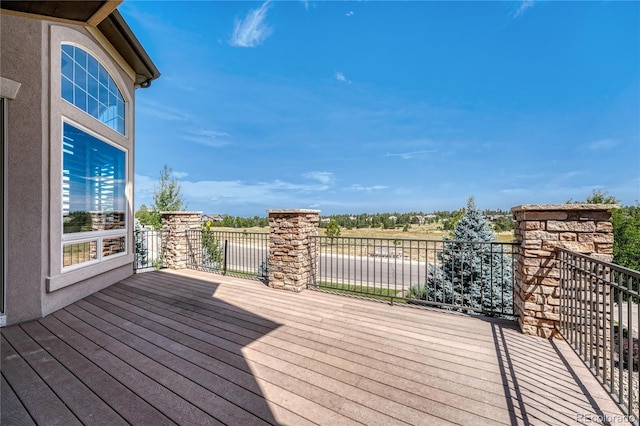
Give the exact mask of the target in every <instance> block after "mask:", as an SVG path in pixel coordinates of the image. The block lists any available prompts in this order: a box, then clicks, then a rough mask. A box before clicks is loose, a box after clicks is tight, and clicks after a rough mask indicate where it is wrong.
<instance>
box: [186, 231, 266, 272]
mask: <svg viewBox="0 0 640 426" xmlns="http://www.w3.org/2000/svg"><path fill="white" fill-rule="evenodd" d="M186 232H187V251H188V252H187V268H191V269H197V270H201V271H207V272H213V273H218V274H225V275H233V276H238V277H242V278H253V279H258V280H262V281H266V280H267V279H268V277H269V272H268V269H269V267H268V263H269V262H268V259H269V241H268V240H269V234H263V233H251V232H231V231H214V230H211V229H206V228H205V229H202V230H200V229H198V230H189V231H186Z"/></svg>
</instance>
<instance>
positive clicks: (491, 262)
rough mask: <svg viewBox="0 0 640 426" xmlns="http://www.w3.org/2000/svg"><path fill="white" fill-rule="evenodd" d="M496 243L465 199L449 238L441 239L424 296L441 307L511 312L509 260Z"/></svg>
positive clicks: (483, 222) (510, 268) (476, 212)
mask: <svg viewBox="0 0 640 426" xmlns="http://www.w3.org/2000/svg"><path fill="white" fill-rule="evenodd" d="M495 241H496V237H495V234H494V233H493V231H492V229H491V226H490V225H489V223H488V222H487V220H486V219H485V218H484V217H483V216H482V213H481V212H480V211H479V210H478V209H477V208H476V205H475V202H474V200H473V197H471V198H469V201H468V203H467V208H466V210H465V213H464V215H463V216H462V217H461V218H460V220H459V221H458V222H457V223H456V226H455V228H454V229H453V231H452V236H451V238H445V239H444V243H443V250H442V252H440V253H438V260H439V261H440V262H439V263H440V264H439V265H436V266H434V268H433V270H432V271H430V273H429V278H428V282H427V286H426V289H425V290H426V293H428V295H429V297H430V299H432V300H436V301H439V302H443V303H449V304H453V305H459V306H461V307H470V308H473V309H481V310H485V311H492V312H493V311H502V312H507V313H510V312H511V306H512V301H513V288H512V285H513V284H512V259H511V255H510V253H507V252H506V251H505V250H504V246H502V245H501V244H491V243H492V242H495Z"/></svg>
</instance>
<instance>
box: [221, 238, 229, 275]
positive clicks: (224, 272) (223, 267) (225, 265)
mask: <svg viewBox="0 0 640 426" xmlns="http://www.w3.org/2000/svg"><path fill="white" fill-rule="evenodd" d="M228 241H229V240H227V239H225V240H224V259H223V266H222V274H223V275H227V258H228V257H229V256H228V255H229V248H228Z"/></svg>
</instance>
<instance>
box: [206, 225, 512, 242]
mask: <svg viewBox="0 0 640 426" xmlns="http://www.w3.org/2000/svg"><path fill="white" fill-rule="evenodd" d="M438 227H439V225H438V224H428V225H411V228H410V229H409V230H408V231H407V232H404V231H402V228H399V229H382V228H360V229H356V228H354V229H346V228H340V236H341V237H352V238H392V239H419V240H441V239H442V238H444V237H446V236H448V235H449V231H442V230H439V229H438ZM243 229H246V230H247V232H257V233H268V232H269V228H268V227H252V228H225V227H220V228H218V227H215V228H213V230H215V231H232V232H233V231H235V232H242V231H243ZM319 234H320V235H325V230H324V229H322V228H321V229H320V232H319ZM497 237H498V241H500V242H503V243H509V242H511V241H513V231H510V232H500V233H498V234H497Z"/></svg>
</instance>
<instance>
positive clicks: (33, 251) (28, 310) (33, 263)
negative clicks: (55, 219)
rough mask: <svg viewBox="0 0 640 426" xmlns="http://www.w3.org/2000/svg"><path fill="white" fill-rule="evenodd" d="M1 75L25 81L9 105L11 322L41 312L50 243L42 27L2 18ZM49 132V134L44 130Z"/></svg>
mask: <svg viewBox="0 0 640 426" xmlns="http://www.w3.org/2000/svg"><path fill="white" fill-rule="evenodd" d="M0 19H1V21H0V28H1V30H0V31H1V33H0V39H1V40H2V43H0V49H1V50H0V56H1V57H2V61H0V74H1V75H2V77H5V78H9V79H11V80H14V81H17V82H19V83H21V88H20V91H19V93H18V96H17V97H16V99H14V100H9V101H8V117H9V125H8V128H7V133H8V146H7V151H8V152H7V155H8V170H7V208H8V212H7V218H6V219H7V248H8V250H7V288H6V299H7V320H8V321H7V322H8V323H10V322H19V321H22V320H25V319H28V318H33V317H37V316H39V315H40V313H41V305H40V293H41V288H42V286H43V285H44V275H45V271H44V267H43V260H44V259H43V248H44V247H46V246H47V245H48V233H47V229H48V197H47V196H46V195H47V188H46V186H47V184H48V180H49V179H48V175H47V173H46V168H45V165H46V163H47V162H46V161H44V158H43V156H44V155H45V154H46V144H45V143H44V141H45V123H43V121H42V120H43V118H42V116H43V105H46V100H47V94H46V92H47V91H46V90H43V86H42V83H43V82H42V78H43V76H42V61H41V57H40V52H41V50H42V45H43V27H44V25H43V23H42V22H40V21H36V20H31V19H25V18H20V17H14V16H8V15H1V16H0ZM46 133H47V134H48V132H46Z"/></svg>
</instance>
